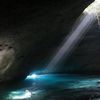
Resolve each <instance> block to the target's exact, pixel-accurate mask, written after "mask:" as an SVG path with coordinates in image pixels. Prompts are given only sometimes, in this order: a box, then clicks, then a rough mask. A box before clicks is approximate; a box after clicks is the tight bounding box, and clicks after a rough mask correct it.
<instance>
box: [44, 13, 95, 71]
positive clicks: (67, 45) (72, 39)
mask: <svg viewBox="0 0 100 100" xmlns="http://www.w3.org/2000/svg"><path fill="white" fill-rule="evenodd" d="M82 18H83V17H82ZM82 18H81V19H82ZM93 21H94V15H90V14H86V15H85V17H84V18H83V19H82V21H81V22H80V23H79V24H78V25H77V26H75V29H74V31H71V32H70V34H69V35H68V36H67V37H66V38H65V42H64V43H63V44H62V45H61V47H60V48H59V50H58V52H57V53H56V54H55V55H54V57H53V59H52V60H51V62H50V63H49V64H48V66H47V67H46V70H45V71H46V72H52V71H55V70H56V69H58V68H57V67H56V65H58V64H59V63H60V62H62V61H63V59H64V58H65V57H66V58H67V57H68V56H69V54H70V53H71V52H72V50H73V49H74V48H75V47H76V45H77V44H78V42H79V40H80V39H81V38H82V37H83V36H84V35H85V34H86V31H87V30H88V29H89V27H90V26H91V25H92V23H93Z"/></svg>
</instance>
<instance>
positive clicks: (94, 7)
mask: <svg viewBox="0 0 100 100" xmlns="http://www.w3.org/2000/svg"><path fill="white" fill-rule="evenodd" d="M84 12H87V13H95V14H100V0H95V1H94V2H93V3H91V4H90V5H89V6H88V7H87V8H86V9H85V10H84Z"/></svg>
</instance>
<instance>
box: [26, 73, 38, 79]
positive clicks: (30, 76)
mask: <svg viewBox="0 0 100 100" xmlns="http://www.w3.org/2000/svg"><path fill="white" fill-rule="evenodd" d="M37 77H38V75H37V74H32V75H28V76H27V78H26V79H36V78H37Z"/></svg>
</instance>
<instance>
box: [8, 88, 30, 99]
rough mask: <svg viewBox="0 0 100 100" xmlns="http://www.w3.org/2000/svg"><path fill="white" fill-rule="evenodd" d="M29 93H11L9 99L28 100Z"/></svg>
mask: <svg viewBox="0 0 100 100" xmlns="http://www.w3.org/2000/svg"><path fill="white" fill-rule="evenodd" d="M31 95H32V94H31V92H30V91H29V90H25V91H19V92H18V91H17V92H12V93H11V94H10V96H9V98H10V99H14V100H18V99H20V100H21V99H28V98H31Z"/></svg>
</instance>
